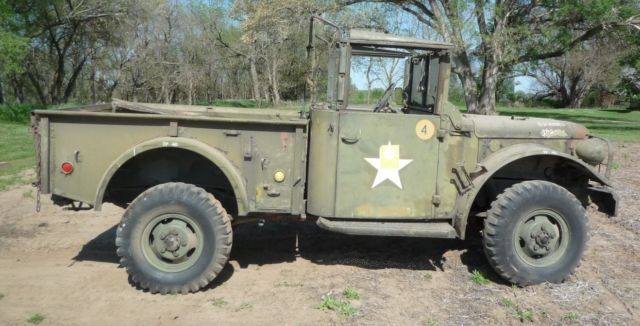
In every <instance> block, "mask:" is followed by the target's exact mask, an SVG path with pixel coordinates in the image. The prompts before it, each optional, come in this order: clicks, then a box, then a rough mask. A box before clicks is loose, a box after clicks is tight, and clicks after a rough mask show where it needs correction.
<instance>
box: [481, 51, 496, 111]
mask: <svg viewBox="0 0 640 326" xmlns="http://www.w3.org/2000/svg"><path fill="white" fill-rule="evenodd" d="M498 71H499V69H498V66H497V65H496V64H495V63H494V62H491V61H489V60H485V66H484V69H483V72H482V92H481V94H480V100H479V102H478V108H477V113H478V114H485V115H494V114H496V91H497V90H498Z"/></svg>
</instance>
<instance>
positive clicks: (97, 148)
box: [33, 100, 308, 216]
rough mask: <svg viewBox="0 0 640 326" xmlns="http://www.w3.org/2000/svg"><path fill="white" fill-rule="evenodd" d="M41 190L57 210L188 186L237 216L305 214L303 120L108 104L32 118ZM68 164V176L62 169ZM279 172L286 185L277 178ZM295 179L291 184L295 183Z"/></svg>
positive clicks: (285, 113)
mask: <svg viewBox="0 0 640 326" xmlns="http://www.w3.org/2000/svg"><path fill="white" fill-rule="evenodd" d="M33 118H34V126H35V128H34V129H35V134H36V143H37V148H38V152H37V167H38V171H37V172H38V177H39V184H40V190H41V192H42V193H44V194H52V195H53V198H54V201H55V202H58V203H59V204H63V205H64V204H68V203H70V202H83V203H87V204H89V205H91V206H93V207H95V208H96V209H100V207H101V205H102V203H103V202H105V201H110V202H114V203H116V204H118V205H120V206H123V207H125V206H126V205H128V203H129V202H130V201H132V200H133V198H135V196H137V195H139V194H140V193H141V192H142V191H144V190H145V189H148V188H149V187H151V186H153V185H155V184H158V183H163V182H187V183H192V184H196V185H198V186H201V187H202V188H205V189H206V190H208V191H210V192H211V193H214V195H215V196H216V197H219V198H218V199H220V200H221V201H222V202H223V205H225V208H226V209H227V210H229V211H230V212H233V214H234V215H235V214H237V215H239V216H243V215H247V214H249V213H250V212H277V213H292V214H298V213H300V212H302V211H303V210H302V209H303V194H304V191H303V189H304V180H305V174H306V160H305V159H295V158H305V157H306V150H307V136H306V135H307V127H308V119H307V118H306V115H304V114H303V113H302V112H300V111H296V110H292V109H241V108H218V107H215V108H214V107H208V106H186V105H165V104H150V103H131V102H126V101H121V100H114V102H113V103H111V104H101V105H94V106H86V107H80V108H75V109H65V110H42V111H35V112H34V117H33ZM65 162H66V163H71V164H72V165H73V167H74V169H73V172H72V173H69V174H65V173H64V172H63V171H61V164H63V163H65ZM276 172H282V173H284V175H285V176H286V178H285V180H284V181H281V182H276V181H274V178H273V175H274V173H276ZM294 183H295V185H294Z"/></svg>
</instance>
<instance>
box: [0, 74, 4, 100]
mask: <svg viewBox="0 0 640 326" xmlns="http://www.w3.org/2000/svg"><path fill="white" fill-rule="evenodd" d="M0 104H4V91H3V89H2V80H0Z"/></svg>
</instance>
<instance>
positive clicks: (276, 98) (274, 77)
mask: <svg viewBox="0 0 640 326" xmlns="http://www.w3.org/2000/svg"><path fill="white" fill-rule="evenodd" d="M272 65H273V66H272V68H271V88H272V89H273V103H274V105H275V106H278V105H279V104H280V90H279V86H278V58H277V57H274V58H273V61H272Z"/></svg>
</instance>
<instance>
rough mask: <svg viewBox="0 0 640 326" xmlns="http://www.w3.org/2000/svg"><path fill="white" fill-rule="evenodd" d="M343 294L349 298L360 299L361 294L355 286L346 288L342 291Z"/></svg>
mask: <svg viewBox="0 0 640 326" xmlns="http://www.w3.org/2000/svg"><path fill="white" fill-rule="evenodd" d="M342 295H344V297H345V298H347V299H349V300H359V299H360V294H359V293H358V291H356V289H354V288H346V289H344V292H342Z"/></svg>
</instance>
